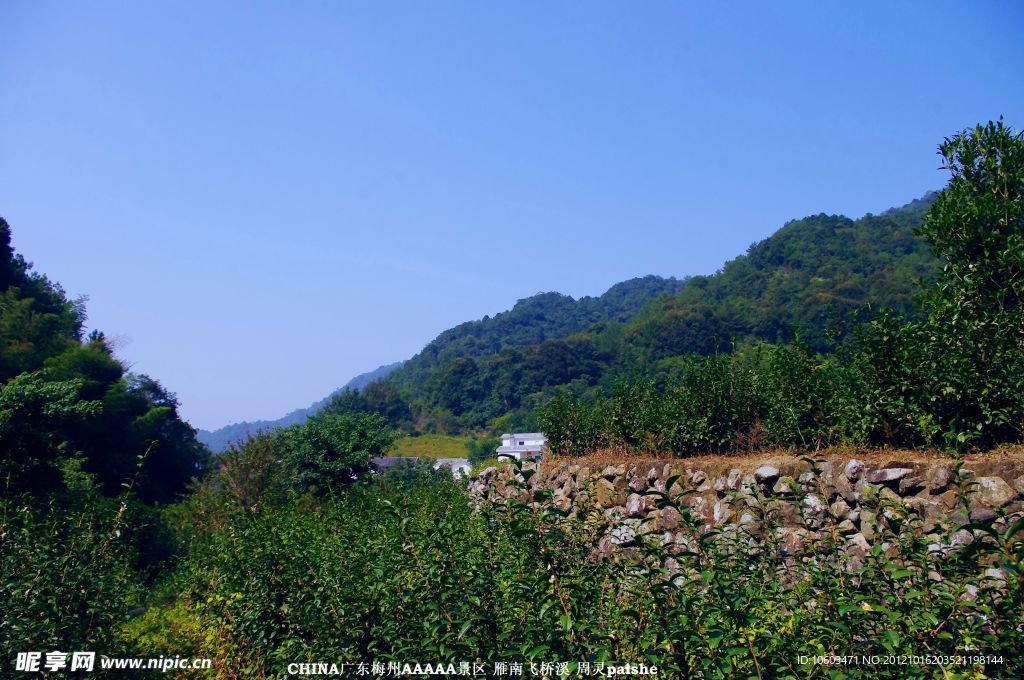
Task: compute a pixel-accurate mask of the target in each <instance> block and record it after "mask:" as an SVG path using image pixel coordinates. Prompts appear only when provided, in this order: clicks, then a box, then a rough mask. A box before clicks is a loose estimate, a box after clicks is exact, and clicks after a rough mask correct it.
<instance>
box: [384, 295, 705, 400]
mask: <svg viewBox="0 0 1024 680" xmlns="http://www.w3.org/2000/svg"><path fill="white" fill-rule="evenodd" d="M685 285H686V282H685V281H681V280H678V279H675V278H668V279H665V278H662V277H660V276H644V277H641V278H635V279H630V280H629V281H623V282H621V283H617V284H615V285H614V286H612V287H611V288H609V289H608V290H607V291H606V292H605V293H604V294H603V295H600V296H598V297H582V298H580V299H579V300H575V299H573V298H572V297H570V296H568V295H562V294H560V293H539V294H537V295H534V296H532V297H528V298H525V299H522V300H519V301H518V302H516V304H515V306H514V307H513V308H512V309H510V310H509V311H507V312H501V313H500V314H496V315H495V316H493V317H487V316H485V317H484V318H483V319H480V320H477V321H467V322H466V323H462V324H459V325H458V326H455V327H454V328H451V329H449V330H447V331H444V332H443V333H441V334H440V335H439V336H437V338H435V339H434V340H432V341H431V342H430V343H429V344H427V346H426V347H424V348H423V350H422V351H421V352H420V353H419V354H417V355H416V356H414V357H413V358H412V359H410V360H409V361H407V362H406V363H405V365H404V366H403V367H402V368H401V370H398V371H396V372H395V373H394V374H393V375H392V376H390V377H389V382H392V383H394V384H395V385H397V386H399V388H400V389H402V390H403V391H405V392H408V393H410V394H412V395H418V394H420V393H422V388H423V387H424V386H425V385H426V383H427V382H429V379H430V376H431V374H432V372H433V371H434V370H435V369H436V368H437V367H439V366H442V365H444V364H446V363H448V362H451V361H453V360H455V359H458V358H466V357H472V358H480V357H488V356H493V355H495V354H497V353H498V352H500V351H502V350H505V349H510V348H515V347H529V346H531V345H537V344H540V343H542V342H544V341H545V340H549V339H552V338H561V337H565V336H568V335H572V334H573V333H579V332H581V331H584V330H586V329H588V328H590V327H591V326H592V325H594V324H596V323H602V322H609V321H617V322H625V321H628V320H629V319H631V318H632V317H633V316H634V315H635V314H636V313H637V312H639V311H640V310H641V309H642V308H643V307H644V305H645V304H647V303H648V302H650V301H651V300H654V299H657V298H658V297H661V296H670V295H675V294H677V293H678V292H679V291H680V290H682V289H683V288H684V286H685Z"/></svg>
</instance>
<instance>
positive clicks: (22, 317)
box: [0, 219, 207, 501]
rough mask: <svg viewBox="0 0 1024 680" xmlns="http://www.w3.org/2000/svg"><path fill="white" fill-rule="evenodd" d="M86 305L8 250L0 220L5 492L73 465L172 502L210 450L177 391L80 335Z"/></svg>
mask: <svg viewBox="0 0 1024 680" xmlns="http://www.w3.org/2000/svg"><path fill="white" fill-rule="evenodd" d="M84 321H85V306H84V304H83V302H82V301H73V300H68V299H67V296H66V295H65V294H64V291H63V290H62V289H61V287H60V286H59V285H57V284H55V283H53V282H51V281H50V280H49V279H47V278H46V276H44V275H42V274H38V273H36V272H34V271H32V265H31V264H29V263H28V262H26V261H25V259H24V258H23V257H22V256H21V255H18V254H16V253H15V252H14V249H13V248H12V246H11V231H10V227H9V226H8V224H7V222H6V221H4V220H3V219H0V479H2V480H3V483H4V484H5V485H6V487H5V493H19V492H28V493H39V494H45V493H49V492H50V491H52V490H54V489H56V488H59V487H60V486H61V485H62V482H65V481H66V480H67V479H68V478H69V477H75V475H76V474H78V472H77V471H79V470H80V471H84V472H87V473H91V474H92V475H93V476H94V478H95V480H96V481H97V482H98V483H99V485H100V487H101V489H102V490H103V491H105V492H107V493H113V492H120V491H122V490H123V489H122V484H125V483H128V482H130V481H131V480H132V479H135V480H136V483H135V490H136V492H137V494H138V496H139V497H140V498H142V499H143V500H147V501H169V500H172V499H173V498H174V497H175V496H176V495H177V494H178V493H180V492H181V491H183V490H184V488H185V485H186V484H187V483H188V482H189V480H190V479H191V478H192V477H194V476H197V475H198V474H199V473H200V472H201V470H202V466H203V464H204V461H205V459H206V454H207V451H206V449H205V447H203V446H202V445H201V444H199V443H198V442H197V441H196V438H195V431H194V430H193V429H192V428H191V427H190V426H189V425H188V423H185V422H183V421H182V420H181V419H180V418H179V417H178V403H177V400H176V398H175V396H174V395H173V394H171V393H170V392H168V391H167V390H165V389H164V388H163V387H162V386H161V385H160V384H159V383H158V382H157V381H155V380H153V379H152V378H149V377H148V376H145V375H134V374H131V373H129V372H128V371H127V369H126V368H125V366H124V365H123V364H122V363H121V362H120V361H119V360H118V359H117V358H115V357H114V355H113V352H112V351H111V348H110V346H109V344H108V343H107V341H106V339H105V338H104V336H103V334H102V333H99V332H95V331H94V332H93V333H91V334H90V335H89V336H88V337H83V324H84Z"/></svg>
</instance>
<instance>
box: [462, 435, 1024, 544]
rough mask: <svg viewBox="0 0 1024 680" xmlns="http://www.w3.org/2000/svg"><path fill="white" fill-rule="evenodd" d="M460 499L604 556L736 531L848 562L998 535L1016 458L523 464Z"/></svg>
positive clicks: (482, 481)
mask: <svg viewBox="0 0 1024 680" xmlns="http://www.w3.org/2000/svg"><path fill="white" fill-rule="evenodd" d="M531 471H532V472H531ZM524 473H525V474H524ZM670 481H671V484H672V486H671V488H670V489H666V486H667V485H668V484H669V483H670ZM537 491H543V493H541V494H539V495H538V494H536V492H537ZM666 491H667V492H668V494H669V497H670V498H672V499H674V500H675V501H676V502H677V503H678V505H679V506H680V507H681V508H682V512H684V513H688V514H689V522H687V521H686V518H684V517H682V515H681V514H680V511H679V510H677V509H675V508H674V507H668V506H666V504H665V503H660V505H661V506H662V507H659V498H663V497H661V496H659V494H658V493H652V492H666ZM470 493H471V497H472V499H473V503H474V504H479V503H482V502H493V501H499V502H500V501H502V500H504V499H506V498H516V499H518V500H520V501H522V502H526V503H529V502H538V503H541V504H543V505H549V506H551V507H554V508H557V509H559V510H561V511H563V512H565V513H567V516H568V517H569V518H575V519H578V520H580V521H582V522H584V523H586V524H587V525H589V526H590V527H591V528H596V531H597V534H596V535H598V536H599V539H598V540H597V542H596V552H597V553H598V554H600V555H602V556H604V557H608V556H611V555H612V554H613V553H614V552H615V551H616V549H617V546H618V545H622V544H624V543H630V542H631V541H632V540H633V539H635V538H636V537H637V536H638V535H646V534H655V535H656V537H659V538H660V539H661V541H662V543H670V542H674V543H686V542H687V541H690V540H691V539H692V532H693V528H694V527H695V526H696V530H697V531H705V532H706V531H710V530H712V529H720V530H721V529H725V530H742V534H741V535H742V536H743V537H744V538H745V539H747V540H749V542H750V546H751V549H756V548H757V545H758V543H759V541H763V540H764V539H765V537H766V532H768V531H770V532H772V533H774V536H775V538H777V539H779V540H780V541H781V543H782V545H783V547H784V550H785V551H787V552H796V551H798V550H799V549H800V548H801V547H802V546H803V545H804V543H805V541H806V540H807V538H808V537H810V535H811V533H812V532H829V533H830V534H831V535H832V536H833V537H835V538H836V539H837V543H838V545H840V546H841V547H843V549H844V551H845V557H846V558H847V559H850V560H851V561H853V562H857V561H858V560H859V558H860V557H862V556H863V555H864V554H865V552H866V551H867V550H869V549H870V547H871V546H872V544H875V543H881V544H882V545H883V547H884V548H888V547H889V544H888V541H890V540H892V537H893V536H895V535H899V534H900V533H901V532H904V531H914V532H918V533H920V534H921V535H923V536H925V537H927V539H928V540H929V541H930V543H929V549H930V550H934V551H950V552H951V551H952V550H954V549H955V548H956V546H957V545H959V544H964V543H969V542H970V541H971V540H973V537H972V535H971V534H970V532H967V531H963V530H960V531H958V530H957V527H960V526H962V525H964V524H967V523H968V522H990V521H991V522H994V523H995V524H996V525H997V526H999V525H1002V524H1004V523H1005V522H1007V521H1010V520H1012V519H1015V518H1016V517H1018V516H1021V515H1024V456H1019V455H1017V456H1010V457H998V456H989V457H985V458H981V459H975V460H971V459H968V460H967V461H965V462H961V463H959V464H957V463H955V462H953V461H943V460H935V459H921V458H917V457H908V458H906V459H899V458H896V459H887V460H879V459H878V458H877V456H876V457H867V458H865V459H863V460H862V459H856V458H832V459H831V460H813V457H811V459H798V458H794V457H775V458H770V459H760V460H750V459H746V460H745V459H742V458H736V459H724V460H723V459H721V458H715V459H711V460H710V461H708V462H706V463H705V462H702V461H701V460H700V459H689V460H687V459H684V460H674V461H646V462H635V463H620V464H615V465H593V466H591V465H587V464H576V463H572V462H562V463H558V462H545V463H540V464H538V463H525V464H523V466H522V469H521V470H520V469H519V468H517V467H515V466H512V465H501V466H497V467H494V468H488V469H485V470H484V471H483V472H482V473H481V474H480V476H479V478H477V479H475V480H473V481H471V483H470ZM683 525H686V526H683ZM688 533H689V534H690V536H689V537H688V535H687V534H688Z"/></svg>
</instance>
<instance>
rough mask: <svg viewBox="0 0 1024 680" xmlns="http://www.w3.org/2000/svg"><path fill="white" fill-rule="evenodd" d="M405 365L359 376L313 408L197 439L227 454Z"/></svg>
mask: <svg viewBox="0 0 1024 680" xmlns="http://www.w3.org/2000/svg"><path fill="white" fill-rule="evenodd" d="M404 363H405V362H404V361H396V362H395V363H393V364H387V365H385V366H379V367H377V368H376V369H374V370H372V371H368V372H366V373H360V374H359V375H357V376H356V377H354V378H352V379H351V380H349V381H348V382H347V383H345V384H344V385H343V386H342V387H339V388H338V389H336V390H335V391H334V392H331V393H330V394H329V395H327V396H326V397H324V398H323V399H321V400H320V401H317V402H315V403H313V404H310V405H309V406H307V407H306V408H300V409H295V410H294V411H292V412H291V413H289V414H287V415H285V416H282V417H281V418H278V419H276V420H255V421H252V422H248V421H242V422H240V423H232V424H231V425H225V426H224V427H221V428H218V429H216V430H212V431H211V430H199V431H198V432H197V433H196V439H198V440H199V441H200V442H201V443H203V444H206V446H208V447H210V450H211V451H215V452H219V451H225V450H226V449H227V448H228V447H229V446H230V445H231V444H233V443H235V442H238V441H242V440H244V439H246V438H247V437H249V436H251V435H254V434H256V433H258V432H266V431H269V430H276V429H277V428H279V427H288V426H289V425H296V424H298V423H303V422H305V421H306V419H307V418H309V417H310V416H312V415H314V414H316V413H317V412H318V411H320V410H321V409H323V408H324V407H325V406H327V404H328V403H329V402H330V400H331V397H333V396H334V395H336V394H338V393H339V392H344V391H345V390H356V391H362V390H363V389H365V388H366V386H367V385H369V384H370V383H372V382H376V381H378V380H383V379H384V378H386V377H387V376H388V375H390V374H391V373H392V371H395V370H397V369H398V368H401V366H402V364H404Z"/></svg>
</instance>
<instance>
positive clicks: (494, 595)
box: [140, 463, 1024, 678]
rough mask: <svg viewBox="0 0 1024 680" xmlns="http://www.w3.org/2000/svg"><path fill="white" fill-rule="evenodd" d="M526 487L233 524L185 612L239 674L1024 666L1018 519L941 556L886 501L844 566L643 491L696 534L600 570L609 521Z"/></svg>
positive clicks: (188, 569) (1023, 559)
mask: <svg viewBox="0 0 1024 680" xmlns="http://www.w3.org/2000/svg"><path fill="white" fill-rule="evenodd" d="M513 464H515V465H519V464H518V463H513ZM521 472H522V475H523V477H524V478H525V479H527V480H528V479H529V476H530V475H531V474H532V473H531V471H530V470H521ZM673 481H676V480H673ZM670 488H671V485H670ZM520 494H521V498H520V500H516V501H502V502H498V501H496V500H495V501H493V502H492V501H488V502H484V504H483V505H482V507H481V508H480V509H479V511H478V512H475V511H473V510H471V509H470V508H469V497H468V494H467V492H466V489H465V487H464V486H462V485H460V484H458V483H456V482H455V481H454V480H452V479H451V478H450V476H448V477H447V478H444V477H437V476H433V477H422V476H416V477H412V476H410V475H408V474H406V476H405V478H404V479H402V480H398V481H396V480H389V479H384V480H379V481H376V482H372V483H368V484H364V485H360V486H357V487H354V488H351V489H349V490H347V491H346V492H345V493H343V494H339V495H337V496H333V497H324V498H321V499H319V500H318V501H316V502H311V501H307V504H305V505H303V504H295V505H291V506H289V507H286V508H282V509H280V510H279V511H278V512H276V513H273V514H267V515H265V516H262V517H252V516H242V515H240V516H238V518H237V521H236V522H233V523H232V524H231V525H230V526H228V527H225V528H224V529H223V530H222V531H219V532H217V533H216V534H214V535H211V536H209V537H206V538H205V539H203V540H200V541H198V542H197V544H196V545H195V546H194V547H193V551H192V553H191V555H190V557H189V559H188V561H187V563H186V564H185V565H183V570H182V572H181V573H180V582H181V584H182V586H183V592H182V600H181V601H180V602H179V603H178V605H176V606H179V607H181V606H184V607H185V610H186V611H190V612H194V615H195V616H196V617H198V619H199V620H200V621H202V622H204V623H203V626H205V628H204V629H205V630H213V629H216V630H217V631H219V633H218V635H219V640H218V642H217V647H218V649H219V653H220V654H221V655H222V657H221V658H222V660H223V662H224V667H225V668H227V669H231V673H233V674H235V675H238V676H241V677H277V676H279V675H282V674H284V673H285V672H286V668H287V665H288V664H289V663H298V662H315V661H325V660H330V661H332V662H342V661H347V662H352V663H356V662H366V663H369V662H371V661H374V660H376V661H380V662H383V663H386V662H387V661H399V662H410V663H415V662H416V661H421V662H426V661H434V662H437V661H444V662H452V663H456V664H457V663H458V662H460V661H473V660H483V661H488V662H493V661H497V660H502V661H517V660H518V661H523V662H524V663H526V664H527V666H528V665H529V662H530V661H534V662H537V663H540V662H542V661H566V662H570V665H569V666H568V672H570V673H571V674H573V675H574V674H575V670H576V668H577V666H576V664H577V663H579V662H597V661H605V662H612V661H616V662H641V661H642V662H645V663H647V664H656V665H657V666H658V667H659V669H661V674H660V676H659V677H666V678H682V677H726V678H741V677H742V678H746V677H764V678H768V677H804V676H807V675H810V674H813V673H812V672H816V673H826V674H827V671H826V669H824V667H821V668H819V669H818V670H814V669H813V667H812V666H811V665H809V664H805V665H801V664H800V662H799V659H800V657H801V655H805V656H813V655H822V654H830V653H832V654H837V655H844V654H855V653H856V654H865V655H868V654H880V655H902V654H917V655H923V654H934V655H942V654H968V655H969V654H971V653H972V650H976V651H977V653H983V654H986V655H988V656H994V657H999V656H1002V657H1003V663H1002V664H1001V665H1000V664H996V663H993V664H988V665H986V664H984V663H981V664H977V665H969V666H967V667H955V666H947V668H946V669H945V670H943V669H940V668H938V667H937V666H920V667H918V666H889V667H886V666H874V667H866V666H862V667H842V668H836V669H834V670H836V671H837V672H838V671H841V674H842V676H843V677H942V674H943V673H944V672H949V673H952V674H959V673H962V672H964V670H970V671H971V672H972V673H979V672H985V673H989V674H995V675H1004V676H1009V675H1012V674H1013V673H1015V672H1020V671H1021V670H1024V666H1022V665H1021V661H1022V660H1021V658H1020V649H1022V648H1024V647H1022V645H1024V581H1022V579H1024V576H1022V573H1024V572H1022V569H1024V529H1022V527H1024V521H1017V522H1016V524H1014V525H1013V526H1006V525H1005V524H995V525H992V524H988V525H973V526H968V527H967V528H966V530H967V531H971V532H973V534H974V535H975V536H976V537H977V538H976V539H975V540H974V541H973V542H972V543H971V544H970V545H969V546H967V547H962V548H960V549H957V548H956V542H955V541H953V540H951V539H952V536H953V534H954V533H955V532H956V531H958V530H963V529H961V528H960V527H955V526H950V527H947V529H946V532H945V533H944V535H943V536H942V539H941V544H942V545H943V546H945V547H944V548H943V549H942V550H938V551H937V550H936V549H935V548H934V547H932V548H929V545H928V543H929V541H925V540H924V539H922V538H921V535H920V533H919V532H918V533H915V532H914V531H911V530H909V529H913V528H914V527H915V523H916V522H918V521H919V519H918V518H916V517H915V516H914V515H913V513H907V511H905V510H904V509H902V507H899V508H897V507H895V506H893V507H889V506H885V505H882V506H880V507H879V508H878V510H879V512H883V511H885V510H887V509H888V510H890V511H891V512H890V514H891V515H892V516H893V518H894V519H893V520H892V521H891V522H890V523H889V524H886V525H883V526H882V529H881V530H882V532H883V533H882V535H880V537H879V539H878V543H877V545H876V547H874V548H873V549H872V550H870V551H869V552H868V553H867V554H866V555H864V556H863V558H862V559H861V561H860V563H859V564H849V563H844V562H843V561H841V560H839V559H837V555H838V554H839V553H838V551H837V545H838V544H837V541H839V540H840V537H839V534H838V533H832V534H830V533H829V532H828V531H824V532H821V533H820V534H818V535H817V536H818V537H817V538H813V537H812V538H809V539H808V540H807V542H806V543H804V544H803V545H802V546H799V547H798V548H793V547H792V546H791V545H787V544H786V543H785V542H784V541H783V540H781V538H780V537H779V536H780V535H779V534H777V533H775V532H773V531H772V528H773V527H774V526H775V525H776V524H777V523H778V521H779V517H778V516H777V511H776V510H773V509H772V506H771V504H770V503H768V502H763V503H761V504H759V505H758V506H757V507H758V508H759V510H757V511H756V512H757V514H758V526H759V529H758V532H759V533H758V535H763V536H767V540H766V541H764V542H763V543H758V544H756V547H754V546H753V545H752V543H751V542H750V536H748V535H747V534H745V533H743V531H742V530H738V531H735V532H731V533H730V532H724V531H710V532H706V531H704V530H703V528H702V524H703V520H702V519H699V518H697V517H696V516H694V515H693V514H691V513H690V511H689V508H688V507H687V506H686V505H685V504H683V503H681V496H680V495H671V496H670V495H667V494H665V493H657V492H651V495H653V496H654V497H655V498H656V501H657V504H658V505H659V507H661V508H666V507H669V506H672V507H674V508H676V509H677V511H678V512H679V513H680V515H681V516H682V517H683V522H682V525H681V527H680V528H679V529H678V530H677V533H678V535H680V536H681V537H682V539H673V540H671V541H668V542H666V539H665V537H664V536H663V534H661V533H659V532H656V531H654V530H653V527H645V528H642V529H641V530H640V532H639V534H638V535H637V536H635V537H634V538H633V539H631V540H627V541H625V542H624V543H623V544H622V546H621V549H620V550H619V551H618V552H617V553H616V555H614V556H612V557H611V558H609V559H602V558H599V557H598V555H597V553H596V551H595V545H596V542H597V538H598V537H599V536H600V535H601V533H602V532H603V531H604V530H605V528H606V522H607V520H606V519H605V518H604V517H603V515H601V516H597V515H590V516H587V514H586V513H584V512H581V513H579V514H578V515H573V516H569V515H567V514H566V513H564V512H560V511H557V510H555V509H552V508H551V507H549V506H548V505H547V504H546V503H545V502H544V501H545V500H546V499H547V496H548V493H547V492H544V491H537V492H535V493H533V494H532V495H531V494H530V493H528V491H527V485H526V484H522V485H521V486H520ZM881 502H882V503H883V504H884V501H881ZM310 503H312V504H310ZM895 513H900V514H899V515H897V514H895ZM627 538H628V537H627ZM929 540H934V538H932V539H929ZM987 568H993V569H998V571H988V572H986V569H987ZM157 615H158V613H157V612H151V613H150V614H147V617H148V616H157ZM140 625H142V624H140ZM179 644H180V643H179ZM171 651H173V650H171ZM552 677H553V675H552ZM979 677H982V676H979Z"/></svg>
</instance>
